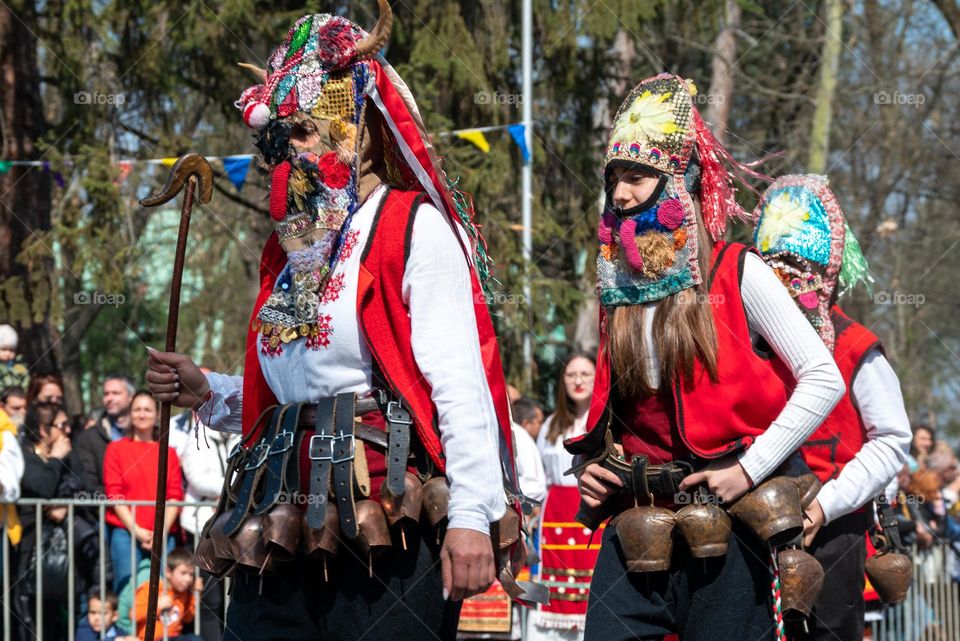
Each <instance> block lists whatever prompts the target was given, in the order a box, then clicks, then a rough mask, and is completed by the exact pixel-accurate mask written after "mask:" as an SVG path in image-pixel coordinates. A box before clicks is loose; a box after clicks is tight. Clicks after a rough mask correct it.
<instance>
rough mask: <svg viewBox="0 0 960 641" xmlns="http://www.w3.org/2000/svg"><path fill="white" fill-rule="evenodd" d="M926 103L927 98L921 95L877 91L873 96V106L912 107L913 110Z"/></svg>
mask: <svg viewBox="0 0 960 641" xmlns="http://www.w3.org/2000/svg"><path fill="white" fill-rule="evenodd" d="M926 101H927V97H926V96H925V95H924V94H922V93H900V92H899V91H894V92H890V91H878V92H877V93H875V94H873V104H875V105H912V106H913V107H914V108H919V107H920V105H922V104H923V103H925V102H926Z"/></svg>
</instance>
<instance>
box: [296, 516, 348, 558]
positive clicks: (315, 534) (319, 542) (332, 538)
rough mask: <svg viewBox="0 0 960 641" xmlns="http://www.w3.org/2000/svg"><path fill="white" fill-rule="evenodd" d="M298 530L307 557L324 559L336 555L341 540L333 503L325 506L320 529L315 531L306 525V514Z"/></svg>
mask: <svg viewBox="0 0 960 641" xmlns="http://www.w3.org/2000/svg"><path fill="white" fill-rule="evenodd" d="M300 528H301V532H302V535H303V536H302V537H301V540H302V541H303V547H304V550H305V551H306V553H307V556H312V557H324V556H333V555H335V554H336V553H337V549H338V548H339V547H340V538H341V536H340V517H338V516H337V508H336V506H335V505H334V504H333V503H328V504H327V509H326V512H324V515H323V527H322V528H320V529H319V530H315V529H313V528H312V527H310V526H309V525H307V515H306V514H304V515H303V517H302V518H301V519H300Z"/></svg>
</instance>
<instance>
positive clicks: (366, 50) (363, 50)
mask: <svg viewBox="0 0 960 641" xmlns="http://www.w3.org/2000/svg"><path fill="white" fill-rule="evenodd" d="M377 4H378V5H379V6H380V17H379V18H378V19H377V24H376V25H375V26H374V27H373V30H372V31H371V32H370V35H369V36H367V37H366V38H363V39H362V40H360V41H359V42H357V45H356V52H357V54H356V58H357V59H358V60H359V59H362V58H369V57H371V56H373V55H375V54H376V53H377V52H378V51H380V50H381V49H383V47H384V45H386V44H387V42H388V41H389V40H390V30H391V29H392V28H393V11H392V10H391V9H390V3H389V2H387V0H377Z"/></svg>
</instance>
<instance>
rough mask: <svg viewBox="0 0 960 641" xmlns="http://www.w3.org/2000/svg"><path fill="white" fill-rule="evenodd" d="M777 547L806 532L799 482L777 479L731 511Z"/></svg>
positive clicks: (764, 485) (783, 478) (764, 539)
mask: <svg viewBox="0 0 960 641" xmlns="http://www.w3.org/2000/svg"><path fill="white" fill-rule="evenodd" d="M727 511H728V512H730V514H732V515H733V516H735V517H737V519H739V520H740V521H741V522H742V523H743V524H744V525H746V526H747V527H748V528H750V530H752V531H753V533H754V534H756V535H757V536H758V537H759V538H760V540H761V541H764V542H769V543H771V544H773V545H777V544H781V543H785V542H787V541H791V540H793V539H795V538H796V537H797V536H798V535H800V534H801V533H802V532H803V512H802V510H801V509H800V490H799V487H798V486H797V483H796V481H794V480H792V479H789V478H786V477H783V476H775V477H773V478H771V479H769V480H767V481H764V482H763V483H761V484H760V485H759V486H757V487H755V488H754V489H752V490H750V491H749V492H748V493H746V494H744V495H743V496H742V497H740V498H739V499H738V500H737V501H736V502H735V503H734V504H733V505H732V506H731V507H730V508H728V510H727Z"/></svg>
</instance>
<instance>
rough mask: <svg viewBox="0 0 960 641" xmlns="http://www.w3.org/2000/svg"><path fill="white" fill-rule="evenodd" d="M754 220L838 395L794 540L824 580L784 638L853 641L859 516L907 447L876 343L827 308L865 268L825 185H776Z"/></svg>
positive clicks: (857, 628)
mask: <svg viewBox="0 0 960 641" xmlns="http://www.w3.org/2000/svg"><path fill="white" fill-rule="evenodd" d="M756 220H757V226H756V230H755V232H754V242H755V244H756V247H757V248H758V249H759V250H760V253H761V254H762V255H763V259H764V260H765V261H766V262H767V264H768V265H770V266H771V267H772V268H773V270H774V272H775V273H776V274H777V276H778V277H779V278H780V280H781V281H782V282H783V285H784V286H785V287H786V288H787V291H788V292H790V296H791V297H793V299H794V301H795V302H796V305H797V307H798V308H799V309H800V310H801V311H802V312H803V313H804V315H805V316H806V318H807V320H808V321H809V322H810V324H811V325H812V326H813V327H814V328H815V329H816V330H817V332H818V333H819V334H820V338H821V339H822V340H823V343H824V344H825V345H826V346H827V348H828V349H829V350H830V351H831V352H832V353H833V357H834V359H835V360H836V362H837V365H838V366H839V368H840V373H841V375H842V376H843V382H844V384H845V385H846V388H847V393H846V394H844V396H843V398H841V399H840V402H839V403H838V404H837V406H836V407H835V408H834V410H833V412H831V413H830V416H828V417H827V419H826V420H825V421H824V422H823V423H822V424H821V425H820V426H819V427H818V428H817V430H816V431H815V432H814V433H813V434H812V435H811V436H810V437H809V439H808V440H807V442H806V443H804V445H803V454H804V458H805V459H806V461H807V463H808V464H809V465H810V467H811V469H813V471H814V473H815V474H816V475H817V477H818V478H819V479H820V481H821V482H822V483H823V488H822V489H821V490H820V492H819V494H818V495H817V498H816V499H815V500H814V501H813V503H811V505H810V507H809V509H808V514H809V516H810V519H809V520H808V521H807V522H806V524H805V535H804V539H805V544H806V546H807V547H808V548H809V550H810V552H811V553H812V554H813V555H814V556H815V557H816V558H817V559H818V560H819V561H820V563H821V565H822V566H823V568H824V570H825V572H826V580H825V581H824V588H823V591H822V592H821V593H820V596H819V597H818V599H817V601H816V605H815V606H814V609H813V616H811V617H810V619H809V621H808V623H807V627H806V628H802V627H801V626H797V630H796V631H794V633H793V634H791V638H794V639H803V640H807V639H809V640H821V641H826V640H827V639H830V640H831V641H832V640H834V639H836V640H837V641H854V640H856V641H860V639H862V638H863V627H864V621H863V616H864V600H863V587H864V579H863V572H864V562H865V560H866V542H865V537H864V534H865V533H866V531H867V528H868V526H869V525H870V518H871V517H870V514H872V510H864V509H863V507H864V505H866V504H868V503H869V502H870V501H871V500H872V499H873V498H874V497H876V496H877V495H878V494H880V493H881V492H883V491H884V488H886V487H887V486H889V485H890V484H891V482H894V481H895V479H896V475H897V472H898V471H899V470H900V469H901V468H902V467H903V466H904V464H905V463H906V460H907V450H908V448H909V447H910V439H911V434H910V422H909V419H908V418H907V412H906V409H905V408H904V406H903V395H902V394H901V392H900V381H899V380H898V379H897V375H896V374H895V373H894V371H893V368H892V367H890V363H889V362H888V361H887V359H886V358H885V357H884V353H883V346H882V345H881V344H880V340H879V339H878V338H877V337H876V335H874V333H873V332H871V331H870V330H869V329H867V328H866V327H864V326H863V325H861V324H859V323H857V322H855V321H853V320H851V319H850V318H849V317H848V316H847V315H846V314H844V313H843V311H842V310H841V309H840V307H839V306H838V305H837V303H836V301H837V298H838V297H839V296H840V294H841V293H843V292H845V291H848V290H849V289H851V288H852V287H854V286H855V285H856V284H857V283H858V282H859V281H860V280H865V279H866V278H867V264H866V260H865V259H864V257H863V253H862V252H861V251H860V245H859V243H858V242H857V239H856V238H855V237H854V236H853V233H852V232H851V231H850V228H849V226H848V225H847V223H846V222H845V220H844V217H843V212H842V211H841V210H840V205H839V203H838V202H837V198H836V196H835V195H834V194H833V192H832V191H831V190H830V187H829V183H828V181H827V178H826V176H815V175H791V176H782V177H780V178H778V179H777V180H776V181H774V183H773V184H771V185H770V187H769V188H768V189H767V190H766V192H764V194H763V199H762V200H761V201H760V204H759V205H758V206H757V211H756ZM878 296H879V294H878ZM892 490H894V491H895V490H896V488H895V487H894V488H892Z"/></svg>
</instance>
